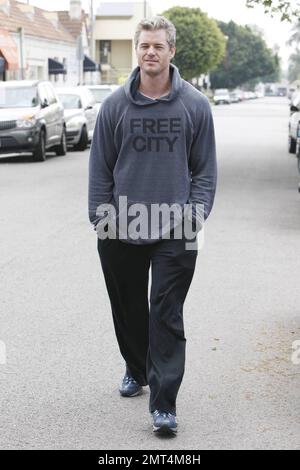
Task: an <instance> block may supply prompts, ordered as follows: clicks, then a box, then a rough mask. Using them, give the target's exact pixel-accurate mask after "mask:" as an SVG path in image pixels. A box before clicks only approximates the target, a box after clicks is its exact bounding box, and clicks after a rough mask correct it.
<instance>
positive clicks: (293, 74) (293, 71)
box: [288, 50, 300, 82]
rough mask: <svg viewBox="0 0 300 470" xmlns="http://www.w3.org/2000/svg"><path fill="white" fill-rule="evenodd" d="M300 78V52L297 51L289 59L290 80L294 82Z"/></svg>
mask: <svg viewBox="0 0 300 470" xmlns="http://www.w3.org/2000/svg"><path fill="white" fill-rule="evenodd" d="M299 78H300V51H299V50H297V51H296V52H294V53H293V54H291V55H290V57H289V66H288V80H289V81H290V82H293V81H295V80H298V79H299Z"/></svg>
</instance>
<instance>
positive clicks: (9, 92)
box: [0, 86, 38, 108]
mask: <svg viewBox="0 0 300 470" xmlns="http://www.w3.org/2000/svg"><path fill="white" fill-rule="evenodd" d="M37 104H38V98H37V90H36V88H35V87H32V86H30V87H29V86H27V87H20V86H16V87H12V86H1V87H0V108H33V107H34V106H37Z"/></svg>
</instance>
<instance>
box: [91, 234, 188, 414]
mask: <svg viewBox="0 0 300 470" xmlns="http://www.w3.org/2000/svg"><path fill="white" fill-rule="evenodd" d="M185 243H186V240H185V239H182V240H176V239H170V240H160V241H158V242H156V243H153V244H150V245H134V244H130V243H127V242H124V241H120V240H118V239H105V240H100V239H99V238H98V252H99V256H100V260H101V265H102V269H103V273H104V277H105V282H106V287H107V291H108V294H109V298H110V303H111V308H112V314H113V321H114V326H115V332H116V336H117V340H118V344H119V348H120V352H121V354H122V356H123V358H124V360H125V362H126V365H127V370H128V371H129V372H130V373H131V374H132V376H133V377H134V378H135V380H137V382H139V383H140V384H141V385H147V384H149V388H150V403H149V411H150V412H153V411H154V410H156V409H159V410H162V411H166V412H171V413H175V414H176V397H177V394H178V390H179V387H180V384H181V381H182V378H183V374H184V365H185V344H186V339H185V336H184V325H183V304H184V300H185V298H186V295H187V293H188V289H189V286H190V284H191V281H192V278H193V274H194V269H195V263H196V258H197V249H193V250H186V245H185ZM150 263H151V274H152V283H151V294H150V309H149V302H148V278H149V268H150Z"/></svg>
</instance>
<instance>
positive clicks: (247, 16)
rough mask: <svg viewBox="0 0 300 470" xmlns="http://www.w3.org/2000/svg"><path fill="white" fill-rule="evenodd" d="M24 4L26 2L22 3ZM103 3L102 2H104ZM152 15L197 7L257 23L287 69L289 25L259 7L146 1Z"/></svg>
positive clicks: (61, 0) (43, 2) (236, 2)
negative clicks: (275, 45) (171, 9)
mask: <svg viewBox="0 0 300 470" xmlns="http://www.w3.org/2000/svg"><path fill="white" fill-rule="evenodd" d="M93 1H94V9H96V7H97V5H98V4H100V0H93ZM111 1H118V2H120V1H127V2H128V0H111ZM23 2H24V3H27V2H26V0H23ZM90 2H91V0H82V5H83V7H84V8H85V10H88V9H89V8H90V7H89V5H90ZM29 3H31V4H32V5H36V6H39V7H40V8H44V9H48V10H49V9H51V10H67V9H68V8H69V0H51V7H50V6H49V0H29ZM103 3H105V2H103ZM148 3H149V4H150V5H151V7H152V10H153V13H161V12H162V5H163V10H165V9H167V8H170V7H172V6H175V5H180V6H186V7H199V8H201V9H202V10H203V11H205V12H207V13H208V15H209V16H210V17H213V18H216V19H219V20H222V21H225V22H228V21H230V20H231V19H232V20H233V21H235V22H236V23H239V24H256V25H258V26H259V27H260V28H262V29H263V30H264V32H265V39H266V41H267V43H268V45H269V46H270V47H272V46H273V45H274V44H278V45H279V46H280V55H281V56H282V59H283V66H284V68H286V64H287V58H288V55H289V53H290V52H291V49H288V48H287V47H286V45H285V43H286V41H287V39H288V37H289V32H290V29H291V24H290V23H287V22H284V23H282V22H280V20H279V18H278V17H274V18H271V17H269V16H267V15H265V14H264V12H263V9H262V8H261V7H259V6H258V7H255V8H254V9H249V8H246V6H245V4H246V0H181V1H180V0H177V1H176V0H163V2H162V1H161V0H149V1H148Z"/></svg>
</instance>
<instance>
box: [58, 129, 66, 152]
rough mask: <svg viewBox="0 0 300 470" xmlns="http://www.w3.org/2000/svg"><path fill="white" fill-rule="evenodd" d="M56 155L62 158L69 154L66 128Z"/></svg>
mask: <svg viewBox="0 0 300 470" xmlns="http://www.w3.org/2000/svg"><path fill="white" fill-rule="evenodd" d="M55 153H56V155H57V156H58V157H62V156H64V155H66V153H67V135H66V128H65V127H64V128H63V131H62V135H61V140H60V144H59V145H58V146H57V147H56V149H55Z"/></svg>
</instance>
